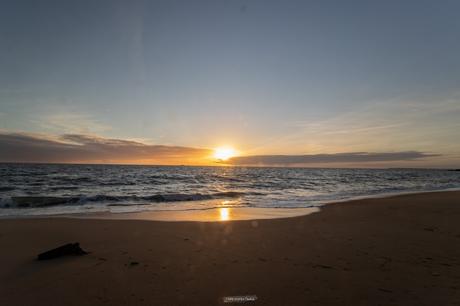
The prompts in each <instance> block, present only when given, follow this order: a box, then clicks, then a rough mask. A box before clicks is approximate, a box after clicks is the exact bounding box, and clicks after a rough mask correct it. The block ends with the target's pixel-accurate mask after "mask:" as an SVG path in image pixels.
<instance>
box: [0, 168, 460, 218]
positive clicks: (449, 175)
mask: <svg viewBox="0 0 460 306" xmlns="http://www.w3.org/2000/svg"><path fill="white" fill-rule="evenodd" d="M459 187H460V172H458V171H447V170H431V169H430V170H428V169H312V168H251V167H188V166H177V167H176V166H131V165H130V166H127V165H62V164H59V165H58V164H0V216H2V217H5V216H9V217H11V216H32V215H53V214H72V213H88V212H112V213H117V212H139V211H165V210H176V211H187V210H204V209H213V208H221V207H232V208H237V207H254V208H306V207H315V206H321V205H323V204H324V203H328V202H336V201H343V200H348V199H354V198H359V197H369V196H384V195H388V194H395V193H407V192H424V191H434V190H447V189H455V188H459Z"/></svg>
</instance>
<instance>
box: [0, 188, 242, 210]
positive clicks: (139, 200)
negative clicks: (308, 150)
mask: <svg viewBox="0 0 460 306" xmlns="http://www.w3.org/2000/svg"><path fill="white" fill-rule="evenodd" d="M243 195H244V193H243V192H236V191H228V192H216V193H210V194H202V193H193V194H186V193H173V194H154V195H149V196H113V195H95V196H78V197H51V196H12V197H8V198H2V199H0V207H2V208H35V207H47V206H57V205H84V204H88V203H95V202H104V203H112V204H111V205H112V206H117V205H118V206H122V205H132V204H136V205H139V204H145V205H148V204H150V203H160V202H184V201H204V200H213V199H225V198H239V197H242V196H243ZM120 202H122V203H124V204H117V203H120Z"/></svg>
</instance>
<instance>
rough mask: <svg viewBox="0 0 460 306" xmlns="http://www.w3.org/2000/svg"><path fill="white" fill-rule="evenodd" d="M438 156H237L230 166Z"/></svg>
mask: <svg viewBox="0 0 460 306" xmlns="http://www.w3.org/2000/svg"><path fill="white" fill-rule="evenodd" d="M437 156H441V155H440V154H430V153H423V152H418V151H404V152H383V153H369V152H350V153H335V154H312V155H254V156H238V157H234V158H232V159H230V160H229V161H228V163H229V164H232V165H277V166H292V165H306V164H324V163H368V162H394V161H412V160H419V159H423V158H428V157H437Z"/></svg>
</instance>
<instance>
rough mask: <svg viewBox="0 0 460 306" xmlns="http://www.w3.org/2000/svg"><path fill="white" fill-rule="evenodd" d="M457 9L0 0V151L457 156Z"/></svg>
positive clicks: (450, 161) (341, 160) (92, 155)
mask: <svg viewBox="0 0 460 306" xmlns="http://www.w3.org/2000/svg"><path fill="white" fill-rule="evenodd" d="M459 10H460V2H458V1H447V0H440V1H425V0H418V1H415V0H414V1H357V0H352V1H338V0H337V1H327V0H326V1H268V0H267V1H257V0H251V1H238V0H233V1H166V0H165V1H147V0H145V1H138V0H134V1H127V0H126V1H109V0H106V1H104V0H101V1H89V0H88V1H84V0H82V1H47V0H43V1H32V0H29V1H26V0H24V1H17V0H5V1H2V3H1V8H0V29H1V30H0V161H17V160H14V157H15V156H18V152H19V150H23V151H24V150H25V151H30V150H32V151H31V152H32V153H34V154H32V153H31V154H30V155H27V154H25V152H22V153H21V154H22V155H21V156H22V157H21V158H22V159H21V160H20V161H59V162H61V161H63V162H127V163H135V162H136V161H138V162H145V163H167V164H174V163H179V164H210V163H211V164H212V162H213V161H212V159H213V156H214V157H215V151H213V150H214V149H215V148H222V147H223V148H225V147H226V148H233V150H236V152H237V153H238V154H237V155H243V156H245V155H256V156H273V155H284V156H288V157H289V158H285V159H284V161H286V162H287V161H291V160H303V161H308V162H306V163H307V164H310V163H311V162H310V161H311V160H319V162H317V163H313V164H314V165H321V166H327V165H329V164H330V163H332V166H337V165H339V166H340V165H346V166H354V165H358V166H401V167H403V166H416V167H423V166H426V167H460V144H459V141H458V131H459V130H460V119H459V118H460V57H459V56H458V54H460V39H459V38H460V37H459V36H460V18H458V11H459ZM108 148H109V149H108ZM33 150H37V151H33ZM117 150H118V151H117ZM52 152H57V153H56V154H52ZM117 152H118V153H117ZM146 152H147V153H146ZM355 152H369V153H372V154H373V153H379V154H382V153H391V154H393V155H391V158H389V156H390V155H378V156H377V155H372V158H371V161H369V158H370V157H369V156H368V155H366V156H364V157H363V155H359V154H358V155H356V154H354V155H353V154H351V155H350V153H355ZM407 152H412V153H407ZM104 154H105V155H104ZM117 154H118V155H117ZM322 154H326V155H327V156H326V157H325V158H324V157H321V156H322ZM333 154H349V155H333ZM395 154H396V155H395ZM297 155H314V156H318V157H315V158H310V157H308V158H303V159H302V158H301V159H296V158H294V159H292V158H291V156H297ZM60 156H61V157H62V156H67V157H66V159H62V160H61V159H59V158H60ZM328 156H329V157H328ZM79 158H80V159H79ZM290 158H291V159H290ZM360 158H361V159H360ZM214 159H217V160H219V158H214ZM252 160H254V159H252ZM258 160H263V161H268V160H273V158H271V157H264V159H258ZM331 161H332V162H331ZM360 161H364V164H363V165H362V164H360ZM214 162H215V160H214ZM240 162H241V160H240Z"/></svg>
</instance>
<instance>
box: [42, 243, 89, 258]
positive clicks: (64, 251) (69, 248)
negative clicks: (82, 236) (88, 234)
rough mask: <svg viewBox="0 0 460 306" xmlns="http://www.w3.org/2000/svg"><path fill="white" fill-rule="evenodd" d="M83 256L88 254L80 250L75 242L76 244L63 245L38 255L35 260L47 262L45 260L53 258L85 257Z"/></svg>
mask: <svg viewBox="0 0 460 306" xmlns="http://www.w3.org/2000/svg"><path fill="white" fill-rule="evenodd" d="M85 254H88V252H85V251H84V250H83V249H82V248H80V244H79V243H78V242H76V243H68V244H64V245H62V246H60V247H58V248H55V249H52V250H49V251H46V252H43V253H41V254H39V255H38V257H37V259H38V260H47V259H53V258H57V257H61V256H66V255H85Z"/></svg>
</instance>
